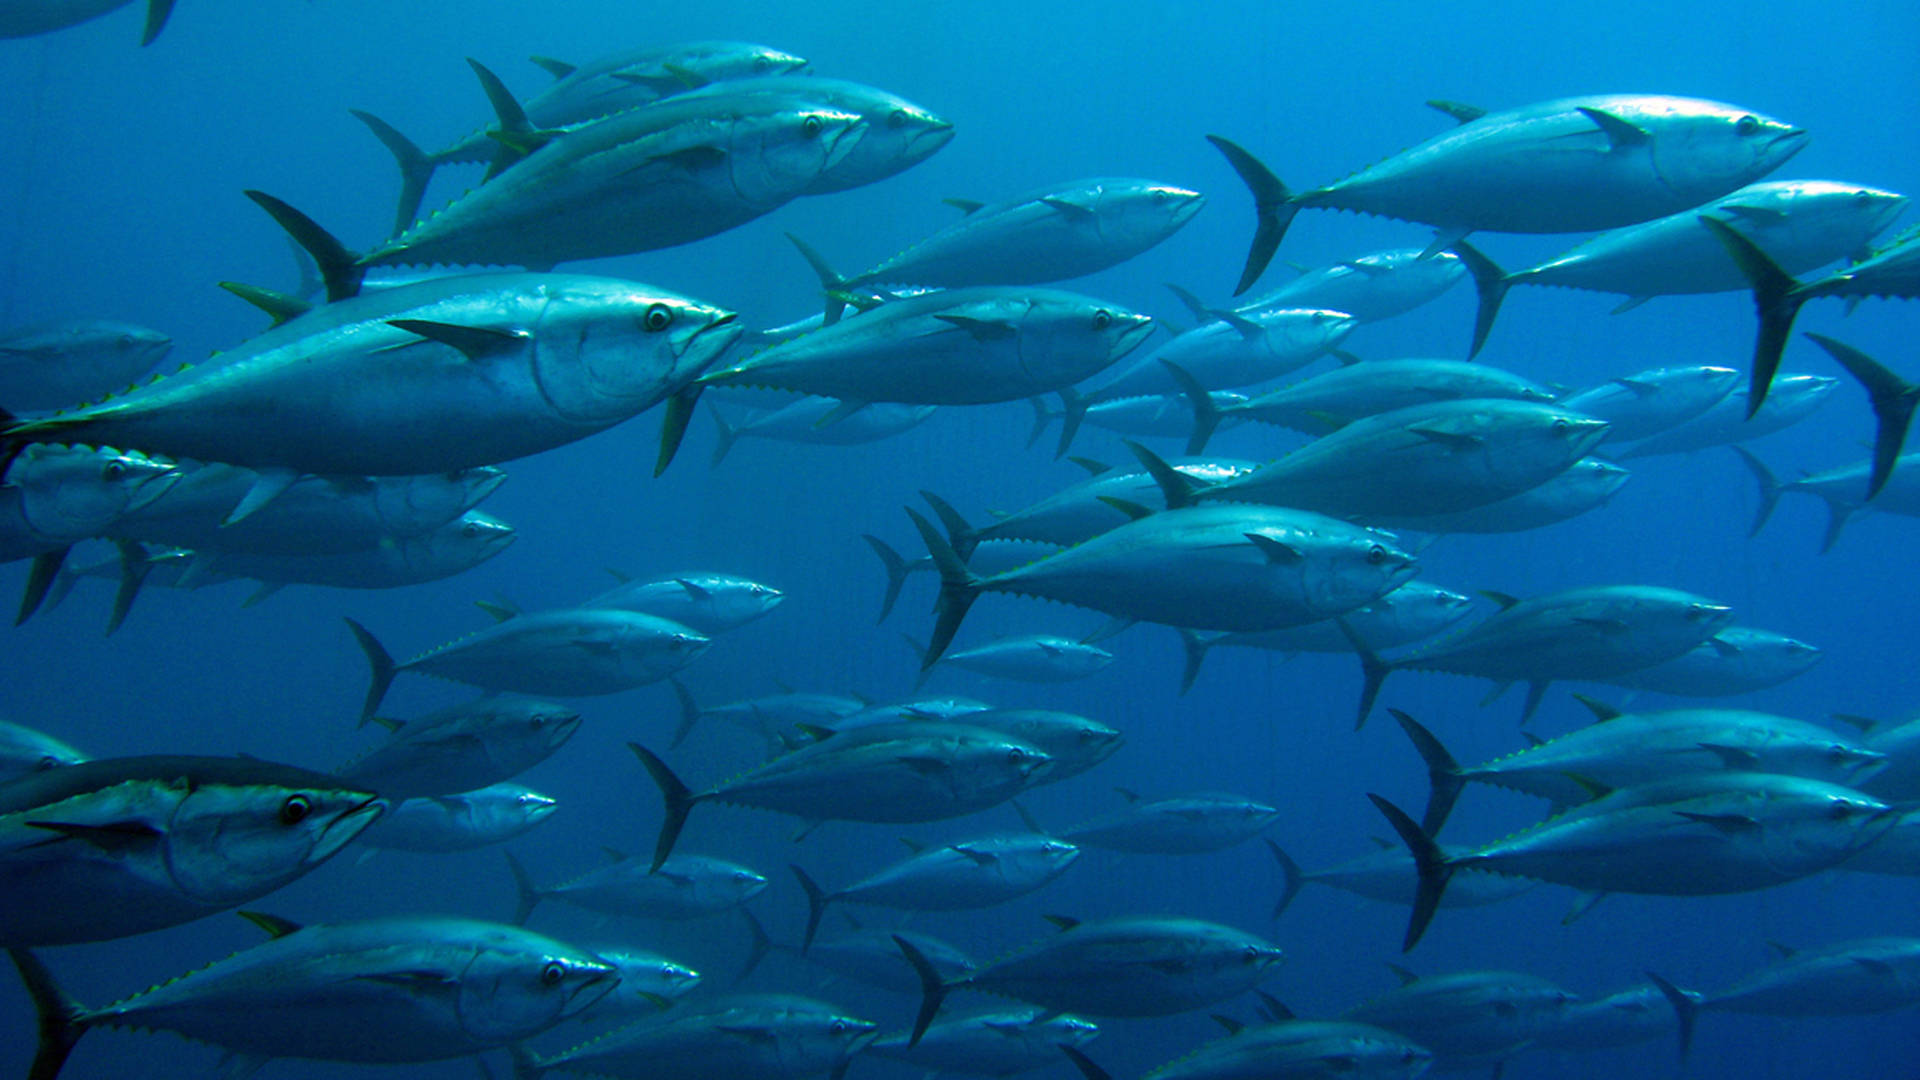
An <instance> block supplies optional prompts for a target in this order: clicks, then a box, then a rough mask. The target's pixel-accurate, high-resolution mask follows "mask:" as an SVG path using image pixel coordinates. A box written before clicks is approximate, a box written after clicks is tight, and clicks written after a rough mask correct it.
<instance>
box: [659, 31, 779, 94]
mask: <svg viewBox="0 0 1920 1080" xmlns="http://www.w3.org/2000/svg"><path fill="white" fill-rule="evenodd" d="M673 66H674V68H675V69H676V71H675V74H676V75H677V77H678V80H679V82H680V83H681V84H682V85H686V86H705V85H708V84H710V83H717V82H727V81H730V80H734V79H755V78H760V77H762V76H773V75H793V74H797V73H799V72H801V71H804V70H805V69H806V66H807V61H806V58H805V57H801V56H795V55H793V54H792V53H790V52H783V51H781V50H779V49H774V48H769V47H768V46H765V45H755V44H752V43H751V42H745V41H709V42H703V43H700V44H698V45H695V46H692V47H690V48H688V49H686V50H684V51H681V52H679V53H678V54H677V55H676V56H675V57H674V60H673Z"/></svg>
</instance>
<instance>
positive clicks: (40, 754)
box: [0, 720, 87, 783]
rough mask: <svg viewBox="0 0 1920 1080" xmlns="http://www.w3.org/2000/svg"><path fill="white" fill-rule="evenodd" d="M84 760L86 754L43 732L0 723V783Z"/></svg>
mask: <svg viewBox="0 0 1920 1080" xmlns="http://www.w3.org/2000/svg"><path fill="white" fill-rule="evenodd" d="M86 760H87V755H85V754H83V753H81V752H80V751H78V750H75V749H74V748H73V747H71V746H68V745H67V744H66V743H64V742H61V741H60V740H59V739H56V738H54V737H53V736H51V735H48V734H47V733H46V732H44V731H35V730H34V729H33V728H30V727H27V726H26V725H24V724H15V723H11V722H9V721H6V720H0V783H5V782H6V781H8V780H12V779H14V778H16V777H20V776H25V775H27V774H29V773H37V772H44V771H46V770H48V769H57V768H60V767H61V766H62V765H78V764H80V763H81V762H83V761H86Z"/></svg>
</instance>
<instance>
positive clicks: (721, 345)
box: [676, 311, 747, 374]
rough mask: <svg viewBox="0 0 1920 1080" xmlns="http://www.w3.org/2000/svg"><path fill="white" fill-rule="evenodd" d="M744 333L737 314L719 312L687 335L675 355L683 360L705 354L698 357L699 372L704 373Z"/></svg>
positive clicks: (744, 328) (734, 312)
mask: <svg viewBox="0 0 1920 1080" xmlns="http://www.w3.org/2000/svg"><path fill="white" fill-rule="evenodd" d="M746 332H747V328H746V326H745V324H743V323H742V322H741V321H740V313H739V312H736V311H721V312H718V313H716V314H715V315H714V317H713V318H711V319H709V320H707V322H706V323H705V325H703V326H701V327H699V328H698V329H696V330H694V332H693V333H691V334H688V335H687V337H686V340H685V341H682V342H681V343H680V349H679V352H678V353H677V354H676V355H678V356H680V357H682V358H685V357H687V356H698V355H699V354H700V353H701V352H705V353H706V355H705V356H703V357H700V370H701V371H705V370H706V368H707V365H709V364H711V363H713V362H714V361H715V360H718V359H719V358H720V356H721V355H722V354H723V353H725V352H726V351H727V350H728V349H730V348H732V347H733V343H734V342H736V341H739V340H740V335H742V334H744V333H746ZM716 342H717V344H716ZM695 374H699V372H695Z"/></svg>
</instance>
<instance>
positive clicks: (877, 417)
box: [709, 396, 938, 465]
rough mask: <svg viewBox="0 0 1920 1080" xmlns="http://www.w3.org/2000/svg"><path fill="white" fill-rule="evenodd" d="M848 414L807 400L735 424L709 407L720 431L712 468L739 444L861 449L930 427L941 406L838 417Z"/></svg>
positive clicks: (882, 405) (840, 406)
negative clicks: (765, 441)
mask: <svg viewBox="0 0 1920 1080" xmlns="http://www.w3.org/2000/svg"><path fill="white" fill-rule="evenodd" d="M845 408H846V405H845V403H844V402H841V401H836V400H835V399H833V398H823V397H813V396H808V397H803V398H800V399H799V400H797V401H795V402H793V403H792V404H789V405H783V406H781V407H780V408H778V409H775V410H773V411H771V412H765V413H760V414H758V415H755V416H753V417H751V418H749V419H746V420H741V421H732V420H728V419H727V418H726V417H725V416H723V415H721V413H720V410H719V409H717V408H713V407H712V406H711V404H709V409H710V411H711V412H712V414H713V420H714V423H715V424H716V425H717V426H718V427H719V431H720V434H719V438H718V441H717V442H716V443H715V444H714V448H713V463H714V464H715V465H718V464H719V463H720V461H721V459H723V458H725V457H726V456H727V452H728V451H729V450H732V449H733V444H734V443H735V442H736V441H737V440H740V439H748V438H751V439H770V440H773V441H775V442H796V443H811V444H814V445H819V446H858V445H861V444H863V443H870V442H878V441H880V440H881V439H891V438H892V437H894V436H895V435H899V434H901V433H903V432H906V431H911V430H912V429H914V428H916V427H919V426H920V425H921V424H923V423H925V422H926V421H927V420H928V419H929V418H930V417H932V416H933V414H934V412H935V411H936V409H937V408H938V406H935V405H898V404H894V403H892V402H875V403H873V404H869V405H863V406H861V407H860V408H859V409H857V410H855V411H854V412H853V413H852V415H839V414H842V413H843V412H844V410H845Z"/></svg>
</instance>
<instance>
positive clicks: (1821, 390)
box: [1728, 375, 1840, 420]
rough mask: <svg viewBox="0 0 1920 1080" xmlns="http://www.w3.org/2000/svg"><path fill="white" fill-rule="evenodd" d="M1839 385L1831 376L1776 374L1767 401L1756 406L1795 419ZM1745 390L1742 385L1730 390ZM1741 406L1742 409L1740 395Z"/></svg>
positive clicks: (1812, 408)
mask: <svg viewBox="0 0 1920 1080" xmlns="http://www.w3.org/2000/svg"><path fill="white" fill-rule="evenodd" d="M1839 387H1840V380H1839V379H1836V378H1834V377H1833V376H1831V375H1776V376H1774V379H1773V389H1771V390H1769V391H1768V392H1767V400H1766V401H1765V402H1763V403H1761V405H1760V409H1761V411H1763V412H1766V413H1769V414H1771V415H1772V416H1774V417H1782V416H1790V417H1793V418H1794V419H1796V420H1797V419H1799V418H1800V417H1803V416H1806V415H1807V414H1809V413H1811V412H1813V410H1815V409H1817V408H1819V407H1820V406H1821V405H1822V404H1824V403H1825V402H1826V400H1827V398H1829V397H1831V396H1833V392H1834V391H1835V390H1837V389H1839ZM1745 392H1746V391H1745V389H1744V388H1742V389H1740V390H1736V391H1734V393H1736V394H1744V393H1745ZM1728 396H1729V397H1732V396H1733V395H1732V394H1729V395H1728ZM1741 408H1742V409H1745V408H1746V405H1745V400H1744V398H1743V399H1742V403H1741Z"/></svg>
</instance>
